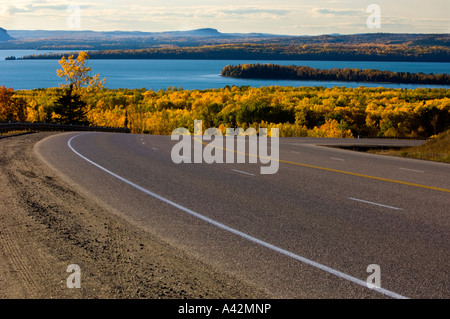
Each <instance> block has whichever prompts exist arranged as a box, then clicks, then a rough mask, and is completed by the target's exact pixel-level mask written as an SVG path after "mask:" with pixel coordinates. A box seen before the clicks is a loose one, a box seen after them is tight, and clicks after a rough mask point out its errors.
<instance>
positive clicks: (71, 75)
mask: <svg viewBox="0 0 450 319" xmlns="http://www.w3.org/2000/svg"><path fill="white" fill-rule="evenodd" d="M88 59H89V55H88V54H87V53H86V52H84V51H81V52H80V53H79V54H78V57H77V58H76V59H75V58H74V56H73V55H70V56H69V57H68V58H66V57H64V56H63V57H62V58H61V60H60V61H59V64H60V65H61V67H62V70H61V69H60V70H57V71H56V74H57V75H58V76H59V77H61V78H62V77H65V79H66V84H60V86H61V87H65V88H68V87H72V88H73V90H74V91H75V92H77V91H79V90H80V89H81V88H86V89H88V91H93V90H96V89H101V88H103V86H104V85H105V81H106V78H104V79H102V80H100V75H99V74H95V75H94V76H91V75H90V72H91V68H89V67H87V66H86V65H85V63H86V60H88Z"/></svg>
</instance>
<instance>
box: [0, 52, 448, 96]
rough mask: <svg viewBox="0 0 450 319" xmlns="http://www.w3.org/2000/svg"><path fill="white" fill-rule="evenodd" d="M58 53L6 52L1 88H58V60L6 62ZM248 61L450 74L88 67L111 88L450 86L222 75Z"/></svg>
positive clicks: (106, 63)
mask: <svg viewBox="0 0 450 319" xmlns="http://www.w3.org/2000/svg"><path fill="white" fill-rule="evenodd" d="M47 52H55V51H34V50H0V86H2V85H4V86H6V87H12V88H14V89H15V90H20V89H35V88H48V87H57V86H58V84H59V83H64V79H62V78H59V77H58V76H57V75H56V70H57V69H60V66H59V64H58V60H16V61H5V57H6V56H11V55H14V56H16V57H21V56H24V55H29V54H41V53H47ZM242 63H276V64H281V65H304V66H310V67H315V68H323V69H328V68H359V69H379V70H388V71H395V72H423V73H450V63H422V62H420V63H416V62H357V61H254V60H251V61H250V60H245V61H244V60H242V61H237V60H89V61H88V62H87V65H88V66H89V67H90V68H91V69H92V75H94V74H97V73H98V74H100V77H101V78H105V77H106V85H105V86H106V87H108V88H111V89H116V88H130V89H132V88H146V89H153V90H159V89H166V88H168V87H177V88H184V89H188V90H192V89H201V90H203V89H213V88H222V87H224V86H226V85H230V86H233V85H237V86H241V85H248V86H253V87H261V86H269V85H280V86H294V87H300V86H324V87H334V86H345V87H358V86H365V87H380V86H382V87H389V88H409V89H414V88H419V87H424V88H436V87H439V88H447V89H450V86H448V85H447V86H443V85H440V86H439V85H416V84H392V83H367V82H364V83H358V82H333V81H327V82H319V81H287V80H246V79H232V78H224V77H221V76H220V72H221V71H222V69H223V67H225V66H226V65H229V64H231V65H236V64H242Z"/></svg>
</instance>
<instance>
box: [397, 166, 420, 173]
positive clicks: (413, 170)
mask: <svg viewBox="0 0 450 319" xmlns="http://www.w3.org/2000/svg"><path fill="white" fill-rule="evenodd" d="M399 169H401V170H403V171H410V172H415V173H425V172H424V171H419V170H417V169H410V168H404V167H400V168H399Z"/></svg>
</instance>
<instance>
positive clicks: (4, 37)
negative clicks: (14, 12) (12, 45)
mask: <svg viewBox="0 0 450 319" xmlns="http://www.w3.org/2000/svg"><path fill="white" fill-rule="evenodd" d="M9 40H14V38H12V37H11V36H10V35H9V34H8V31H6V30H5V29H3V28H0V41H9Z"/></svg>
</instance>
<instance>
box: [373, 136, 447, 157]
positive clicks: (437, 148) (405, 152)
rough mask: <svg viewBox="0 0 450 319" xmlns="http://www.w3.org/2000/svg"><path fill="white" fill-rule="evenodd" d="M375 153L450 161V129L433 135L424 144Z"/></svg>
mask: <svg viewBox="0 0 450 319" xmlns="http://www.w3.org/2000/svg"><path fill="white" fill-rule="evenodd" d="M375 153H376V154H382V155H393V156H401V157H408V158H416V159H423V160H429V161H436V162H444V163H450V130H447V131H445V132H443V133H441V134H439V135H436V136H435V137H432V138H431V139H430V140H428V141H427V142H426V143H425V144H423V145H422V146H415V147H408V148H403V149H400V150H382V151H375Z"/></svg>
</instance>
